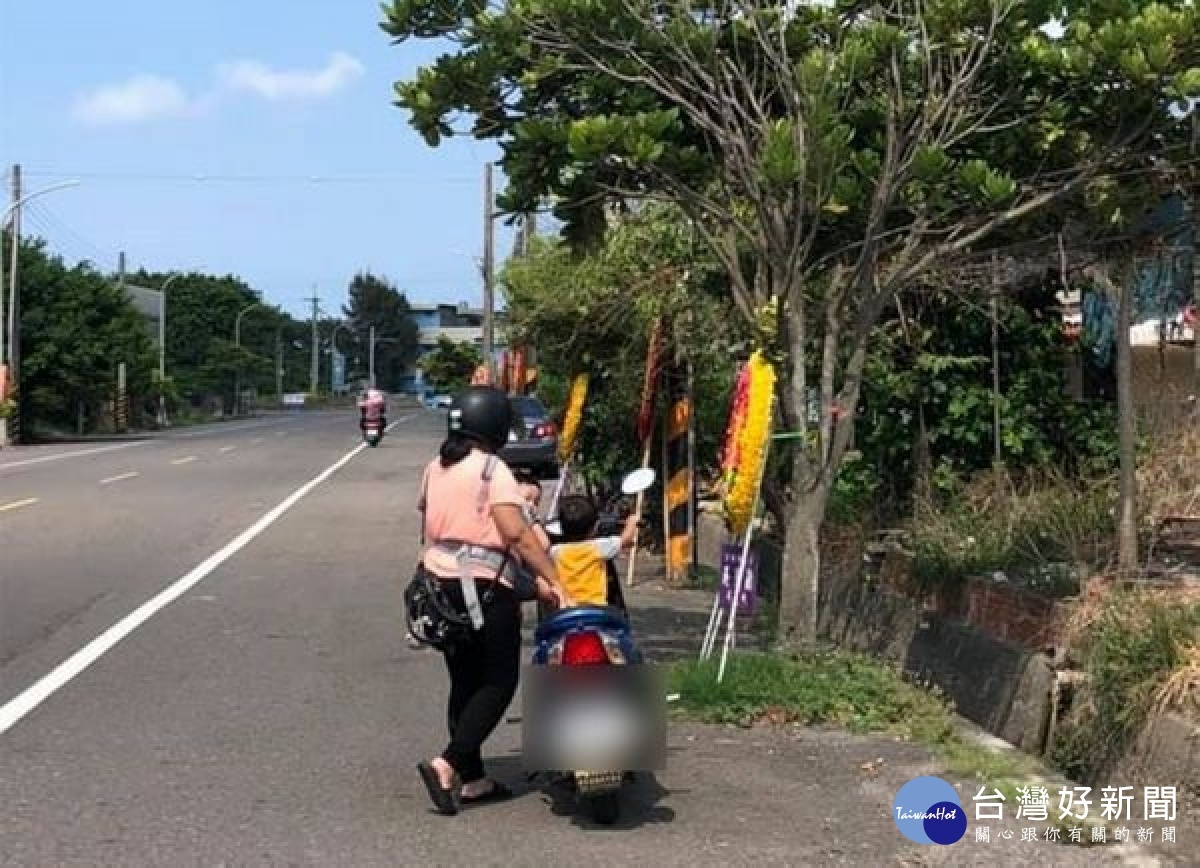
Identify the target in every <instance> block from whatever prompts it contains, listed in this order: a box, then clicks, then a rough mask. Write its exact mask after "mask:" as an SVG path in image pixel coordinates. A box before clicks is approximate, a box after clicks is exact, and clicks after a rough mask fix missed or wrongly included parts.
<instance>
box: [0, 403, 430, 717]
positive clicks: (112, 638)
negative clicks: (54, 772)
mask: <svg viewBox="0 0 1200 868" xmlns="http://www.w3.org/2000/svg"><path fill="white" fill-rule="evenodd" d="M411 418H412V417H411V416H406V417H405V418H403V419H397V420H396V421H395V422H393V423H392V424H391V425H389V426H388V429H389V430H390V429H392V428H394V427H395V426H396V425H399V424H400V423H401V422H405V421H407V420H408V419H411ZM366 448H367V444H366V443H360V444H358V445H357V446H355V447H354V448H353V449H351V450H350V451H349V452H347V453H346V454H345V455H343V456H342V457H341V458H339V459H338V460H337V461H335V462H334V463H333V464H331V465H330V466H329V467H327V468H325V470H324V471H322V472H321V473H320V474H319V475H318V476H316V477H315V478H313V479H310V480H309V481H308V482H306V483H305V484H304V485H302V486H301V487H300V488H298V489H296V490H295V491H294V492H292V493H291V494H290V495H289V496H288V497H287V498H286V499H285V500H284V501H283V502H282V503H280V504H279V505H278V506H276V507H275V508H274V509H272V510H271V511H270V512H268V513H267V514H266V515H264V516H263V517H262V518H260V519H259V520H258V521H256V522H255V523H254V524H252V525H251V526H250V527H248V528H246V530H244V531H242V533H241V534H239V535H238V536H237V537H235V538H234V539H233V541H232V542H230V543H229V544H228V545H226V546H225V547H224V548H223V549H221V550H220V551H219V552H217V553H215V554H214V555H212V556H211V557H209V558H208V559H207V560H206V561H204V562H203V563H201V564H200V565H199V566H197V567H196V568H195V569H193V570H192V571H191V572H190V573H188V574H187V575H186V576H184V577H183V578H181V579H179V580H178V581H177V582H175V584H173V585H171V586H170V587H169V588H167V589H166V590H164V591H162V592H160V593H159V594H158V595H157V596H155V597H153V598H151V599H150V600H147V601H146V602H145V603H143V604H142V605H141V606H139V607H138V608H136V609H134V610H133V611H132V612H130V613H129V614H128V615H126V616H125V617H124V618H122V619H121V620H120V621H118V622H117V623H116V624H113V625H112V626H111V627H109V628H108V629H107V630H105V631H104V632H103V633H101V634H100V635H99V636H97V637H96V638H95V639H93V640H92V641H91V642H89V643H88V644H87V645H84V646H83V647H82V648H80V649H79V650H78V651H76V652H75V653H74V654H72V655H71V656H70V657H68V658H67V659H66V660H65V661H63V662H62V663H60V664H59V665H58V666H57V667H55V668H54V669H53V670H51V671H50V672H49V673H48V674H46V675H44V676H43V677H42V678H41V679H40V680H38V681H37V683H35V684H34V685H33V686H32V687H29V688H27V689H26V690H24V691H23V692H22V693H20V694H19V695H18V696H16V697H15V698H13V699H11V700H9V701H8V702H6V703H5V704H4V705H3V706H2V707H0V735H3V734H4V733H6V732H8V731H9V730H10V729H12V728H13V726H15V725H16V724H17V723H19V722H20V720H21V719H22V718H23V717H25V715H27V714H29V712H31V711H33V710H34V709H35V708H37V707H38V706H39V705H41V704H42V703H43V702H45V701H46V700H47V699H49V698H50V697H51V696H53V695H54V693H55V692H57V691H58V690H60V689H61V688H62V687H64V686H66V685H67V684H68V683H69V682H70V681H71V679H73V678H74V677H75V676H76V675H78V674H79V673H81V672H83V671H84V670H85V669H87V668H88V667H89V666H91V665H92V664H93V663H95V662H96V661H97V660H99V659H100V658H101V657H103V656H104V655H105V654H106V653H108V652H109V651H110V650H111V649H112V648H113V646H115V645H116V644H117V643H118V642H120V641H121V640H122V639H124V638H125V637H126V636H128V635H129V634H130V633H132V632H133V631H134V630H136V629H137V628H138V627H140V626H142V624H144V623H146V622H147V621H149V620H150V619H151V618H152V617H154V615H155V614H157V613H158V612H159V611H161V610H162V609H164V608H166V607H167V606H169V605H170V604H171V603H173V602H175V601H176V600H177V599H179V598H180V597H182V596H183V595H184V594H186V593H187V592H188V591H190V590H191V589H192V588H194V587H195V586H196V585H198V584H199V583H200V582H201V581H202V580H203V579H204V578H206V577H207V576H208V575H209V574H210V573H212V571H213V570H215V569H216V568H217V567H219V566H221V564H223V563H225V561H227V560H229V559H230V558H231V557H233V556H234V555H235V554H237V553H238V552H239V551H241V550H242V549H243V548H245V547H246V546H247V545H248V544H249V543H250V542H251V541H252V540H253V539H254V538H255V537H257V536H258V535H259V534H261V533H262V532H263V531H264V530H266V529H267V528H269V527H270V526H271V525H273V524H274V523H275V522H276V521H277V520H278V519H279V517H280V516H282V515H283V514H284V513H285V512H287V511H288V510H289V509H291V508H292V507H293V506H295V505H296V504H297V503H298V502H299V501H300V499H301V498H303V497H304V496H305V495H306V494H308V493H309V492H310V491H312V490H313V489H314V488H316V487H317V486H318V485H320V484H321V483H322V482H324V481H325V480H327V479H328V478H329V477H331V476H333V474H335V473H337V472H338V471H339V470H341V469H342V468H343V467H345V466H346V465H347V464H348V463H349V462H350V460H351V459H352V458H354V456H355V455H357V454H358V453H360V452H362V451H363V450H364V449H366Z"/></svg>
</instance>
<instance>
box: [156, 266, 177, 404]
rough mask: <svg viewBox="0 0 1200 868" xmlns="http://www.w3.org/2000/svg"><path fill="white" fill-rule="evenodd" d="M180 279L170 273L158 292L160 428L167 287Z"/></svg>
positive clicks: (164, 381)
mask: <svg viewBox="0 0 1200 868" xmlns="http://www.w3.org/2000/svg"><path fill="white" fill-rule="evenodd" d="M181 277H183V273H182V272H179V271H175V272H172V273H171V274H170V275H169V276H168V277H167V279H166V280H164V281H163V285H162V287H160V288H159V290H158V425H159V427H160V428H165V427H166V425H167V396H166V394H165V389H166V387H167V287H168V286H170V285H171V284H172V283H174V282H175V281H176V280H178V279H179V278H181Z"/></svg>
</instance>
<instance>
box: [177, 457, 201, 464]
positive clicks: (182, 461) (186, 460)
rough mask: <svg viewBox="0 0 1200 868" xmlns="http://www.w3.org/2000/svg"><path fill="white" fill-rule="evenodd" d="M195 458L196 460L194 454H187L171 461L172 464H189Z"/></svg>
mask: <svg viewBox="0 0 1200 868" xmlns="http://www.w3.org/2000/svg"><path fill="white" fill-rule="evenodd" d="M195 460H196V456H195V455H189V456H188V457H187V458H176V459H175V460H174V461H172V462H171V463H172V464H191V463H192V462H193V461H195Z"/></svg>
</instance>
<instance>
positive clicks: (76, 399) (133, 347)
mask: <svg viewBox="0 0 1200 868" xmlns="http://www.w3.org/2000/svg"><path fill="white" fill-rule="evenodd" d="M0 247H4V245H0ZM20 267H21V349H22V355H21V389H20V392H19V393H18V400H19V401H20V403H21V417H22V419H24V420H26V422H25V424H27V425H29V427H31V428H33V429H35V430H36V429H43V430H45V429H50V430H73V431H75V433H77V434H80V435H82V434H85V433H88V432H89V431H93V430H96V429H97V428H99V427H102V426H111V424H112V421H113V420H112V417H111V414H110V413H109V412H107V409H106V408H107V407H108V406H109V405H110V403H111V402H112V401H113V400H114V398H115V397H116V390H117V369H118V366H119V365H120V364H121V363H124V364H125V369H126V391H127V395H128V397H129V398H130V407H131V408H134V410H135V411H136V409H137V408H138V407H139V406H140V403H141V399H142V398H143V397H144V396H146V395H148V394H149V393H151V391H152V389H153V386H152V378H153V376H154V371H155V369H156V358H157V357H156V354H155V350H154V345H153V342H152V339H151V336H150V331H149V329H148V328H147V326H146V323H145V321H144V320H143V319H142V316H141V315H140V314H139V313H138V311H137V309H136V308H135V307H134V306H133V304H132V303H131V302H130V300H129V298H128V297H127V296H126V295H125V293H124V292H122V290H121V288H120V286H118V285H117V283H116V282H115V281H113V280H110V279H109V278H108V277H106V276H104V275H102V274H100V273H99V272H97V271H95V270H94V269H93V268H92V267H91V266H90V265H87V264H81V265H77V266H75V267H74V268H68V267H67V266H66V265H64V264H63V262H62V260H61V259H60V258H59V257H57V256H51V255H49V254H48V253H47V252H46V248H45V245H44V243H43V242H41V241H39V240H22V241H21V247H20Z"/></svg>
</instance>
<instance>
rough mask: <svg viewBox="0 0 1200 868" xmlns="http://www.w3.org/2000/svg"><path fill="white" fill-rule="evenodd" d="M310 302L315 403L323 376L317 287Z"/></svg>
mask: <svg viewBox="0 0 1200 868" xmlns="http://www.w3.org/2000/svg"><path fill="white" fill-rule="evenodd" d="M308 300H309V301H311V302H312V374H311V377H310V379H311V381H312V389H311V391H312V396H313V400H314V401H315V400H316V399H317V388H318V382H319V380H320V374H321V369H320V365H321V355H320V353H321V348H320V346H319V336H318V334H317V316H318V312H319V310H320V303H321V301H320V299H319V298H318V297H317V288H316V286H314V287H313V294H312V298H310V299H308Z"/></svg>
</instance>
